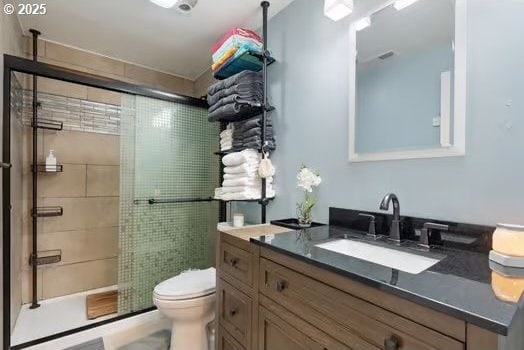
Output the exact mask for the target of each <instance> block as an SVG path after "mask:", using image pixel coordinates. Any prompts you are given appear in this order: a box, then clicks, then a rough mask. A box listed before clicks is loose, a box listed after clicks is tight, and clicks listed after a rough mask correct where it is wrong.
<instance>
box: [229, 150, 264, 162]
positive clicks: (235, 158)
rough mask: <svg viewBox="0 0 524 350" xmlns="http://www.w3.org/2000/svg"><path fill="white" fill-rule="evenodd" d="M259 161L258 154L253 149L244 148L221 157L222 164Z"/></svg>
mask: <svg viewBox="0 0 524 350" xmlns="http://www.w3.org/2000/svg"><path fill="white" fill-rule="evenodd" d="M246 163H247V164H252V165H253V164H256V165H258V164H259V163H260V154H259V153H258V152H257V151H255V150H253V149H246V150H243V151H241V152H235V153H230V154H228V155H226V156H224V157H223V158H222V164H224V165H225V166H236V165H241V164H246Z"/></svg>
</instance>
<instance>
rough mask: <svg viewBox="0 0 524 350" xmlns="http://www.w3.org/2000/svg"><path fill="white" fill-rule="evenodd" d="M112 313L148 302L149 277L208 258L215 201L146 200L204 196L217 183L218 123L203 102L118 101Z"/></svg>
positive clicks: (202, 264) (200, 264)
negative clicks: (194, 104) (118, 175)
mask: <svg viewBox="0 0 524 350" xmlns="http://www.w3.org/2000/svg"><path fill="white" fill-rule="evenodd" d="M121 119H122V121H121V123H122V136H121V137H122V146H121V152H122V165H121V166H122V173H121V174H122V177H121V181H122V184H121V190H122V197H121V219H120V222H121V231H120V247H121V250H120V256H119V259H120V260H119V274H118V280H119V281H118V286H119V290H120V297H119V303H118V304H119V313H127V312H130V311H136V310H141V309H144V308H147V307H150V306H152V305H153V301H152V292H153V289H154V287H155V285H156V284H158V283H159V282H161V281H163V280H165V279H167V278H170V277H173V276H175V275H176V274H178V273H180V272H181V271H183V270H186V269H190V268H193V269H199V268H207V267H210V266H212V265H213V262H214V241H215V232H216V224H217V222H218V203H217V202H194V203H168V204H154V205H151V204H148V202H147V200H148V199H151V198H155V199H165V200H169V199H191V198H209V197H210V196H212V194H213V192H214V188H215V187H217V186H218V179H219V167H218V165H219V162H218V157H217V156H215V155H214V154H213V152H214V151H216V150H217V149H218V139H219V138H218V126H217V125H216V124H211V123H209V122H208V121H207V111H206V110H205V109H203V108H197V107H191V106H185V105H179V104H174V103H169V102H165V101H158V100H153V99H150V98H145V97H136V99H135V98H130V97H128V96H125V97H123V102H122V118H121Z"/></svg>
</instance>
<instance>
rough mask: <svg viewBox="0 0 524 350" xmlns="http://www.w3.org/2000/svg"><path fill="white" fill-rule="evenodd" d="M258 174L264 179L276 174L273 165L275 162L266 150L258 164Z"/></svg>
mask: <svg viewBox="0 0 524 350" xmlns="http://www.w3.org/2000/svg"><path fill="white" fill-rule="evenodd" d="M258 175H259V176H260V177H261V178H263V179H266V178H269V177H271V176H273V175H275V168H274V167H273V163H271V160H270V159H269V155H268V154H267V153H266V152H264V156H263V158H262V160H261V161H260V165H259V166H258Z"/></svg>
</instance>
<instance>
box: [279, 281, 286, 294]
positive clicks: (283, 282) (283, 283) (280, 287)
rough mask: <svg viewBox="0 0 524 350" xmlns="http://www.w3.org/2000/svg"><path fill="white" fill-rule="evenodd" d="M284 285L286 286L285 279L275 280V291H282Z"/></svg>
mask: <svg viewBox="0 0 524 350" xmlns="http://www.w3.org/2000/svg"><path fill="white" fill-rule="evenodd" d="M286 287H287V283H286V281H283V280H278V281H277V292H283V291H284V289H286Z"/></svg>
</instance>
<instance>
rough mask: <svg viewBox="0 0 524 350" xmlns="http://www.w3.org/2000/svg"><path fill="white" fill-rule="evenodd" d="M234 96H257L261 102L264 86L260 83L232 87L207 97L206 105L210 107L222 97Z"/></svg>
mask: <svg viewBox="0 0 524 350" xmlns="http://www.w3.org/2000/svg"><path fill="white" fill-rule="evenodd" d="M234 94H237V95H240V96H242V97H250V96H258V97H259V98H260V99H261V100H263V99H264V84H263V83H262V82H255V83H241V84H237V85H233V86H231V87H230V88H227V89H223V90H220V91H218V92H217V93H215V94H213V95H207V103H208V104H209V105H210V106H212V105H214V104H215V103H217V102H218V101H220V100H221V99H223V98H224V97H227V96H230V95H234Z"/></svg>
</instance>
